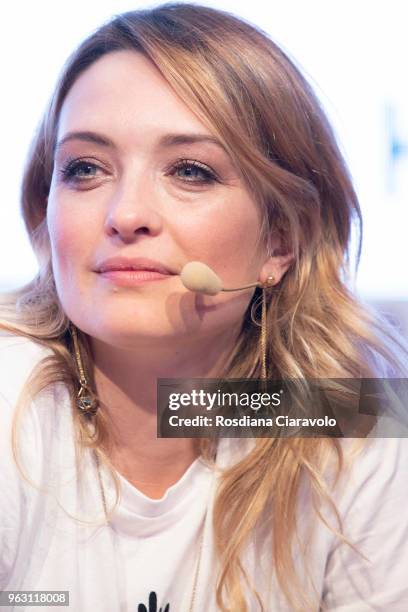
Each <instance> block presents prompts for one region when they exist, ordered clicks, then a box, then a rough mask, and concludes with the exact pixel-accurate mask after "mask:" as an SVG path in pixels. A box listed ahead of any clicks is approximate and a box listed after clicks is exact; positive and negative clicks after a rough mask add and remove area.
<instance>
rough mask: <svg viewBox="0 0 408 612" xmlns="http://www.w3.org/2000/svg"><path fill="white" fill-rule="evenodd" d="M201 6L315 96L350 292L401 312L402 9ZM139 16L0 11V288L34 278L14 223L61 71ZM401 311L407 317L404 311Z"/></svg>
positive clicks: (330, 4)
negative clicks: (354, 205)
mask: <svg viewBox="0 0 408 612" xmlns="http://www.w3.org/2000/svg"><path fill="white" fill-rule="evenodd" d="M202 4H208V5H213V6H216V7H217V8H222V9H226V10H231V11H233V12H235V13H236V14H238V15H241V16H243V17H244V18H246V19H248V20H250V21H251V22H253V23H255V24H257V25H258V26H260V27H261V28H262V29H263V30H265V31H267V32H268V33H269V34H270V35H271V36H272V38H273V39H274V40H275V41H276V42H277V43H278V44H279V45H280V46H281V47H282V48H283V49H284V50H285V51H286V52H287V53H288V54H289V55H290V57H291V58H292V59H293V60H294V61H295V62H296V64H297V65H298V66H299V67H300V68H301V70H302V71H303V73H304V74H305V75H306V77H307V78H308V79H309V81H310V82H311V83H312V85H313V86H314V88H315V90H316V92H317V94H318V96H319V97H320V99H321V100H322V102H323V104H324V106H325V108H326V111H327V113H328V115H329V117H330V119H331V121H332V124H333V125H334V127H335V130H336V133H337V136H338V141H339V143H340V146H341V148H342V151H343V153H344V155H345V157H346V160H347V161H348V163H349V167H350V170H351V173H352V176H353V180H354V184H355V187H356V189H357V193H358V194H359V197H360V201H361V206H362V210H363V215H364V241H363V255H362V260H361V264H360V269H359V273H358V276H357V291H358V292H359V293H360V294H361V295H362V296H363V297H364V298H367V299H369V300H378V301H382V302H384V301H385V303H386V304H388V303H390V304H391V303H394V302H397V303H399V304H400V306H399V308H401V302H402V303H404V301H405V300H408V272H407V266H408V246H407V244H408V235H407V231H408V152H407V151H406V150H404V146H405V147H406V148H407V149H408V117H407V113H408V85H407V69H406V58H407V57H408V37H407V36H406V19H405V14H406V11H405V9H406V8H407V5H406V2H404V1H403V0H401V1H398V0H394V1H393V0H388V1H387V2H385V1H379V2H375V1H371V2H370V1H368V0H360V1H358V2H356V1H355V0H342V1H341V2H340V1H339V0H330V1H327V0H326V1H324V0H308V1H307V2H304V1H302V0H299V1H295V0H285V1H284V2H282V0H279V1H276V0H269V1H268V2H267V3H266V2H262V1H261V0H253V1H252V2H250V3H248V2H244V1H243V0H241V1H240V0H235V1H234V2H233V1H229V0H219V1H218V2H216V3H215V2H205V1H203V2H202ZM151 5H153V4H150V6H151ZM148 6H149V4H147V3H141V2H138V1H137V0H134V1H133V2H129V1H124V0H99V1H98V2H90V3H89V2H88V3H87V2H83V1H81V2H80V1H79V0H70V2H69V3H65V2H64V3H63V2H51V1H47V0H43V1H41V0H37V1H36V2H35V3H32V2H28V1H27V2H18V1H16V2H15V3H14V4H12V3H7V4H6V5H4V6H3V7H2V13H1V36H0V71H1V81H2V86H1V89H2V96H1V98H0V110H1V112H0V118H1V134H2V146H1V147H0V151H1V153H0V155H1V159H0V163H1V179H2V202H1V205H0V260H1V262H2V263H1V265H0V288H7V287H13V286H17V285H19V284H21V283H23V282H25V281H28V280H29V279H30V278H31V277H32V276H33V275H34V274H35V272H36V270H37V264H36V260H35V258H34V255H33V254H32V252H31V248H30V246H29V243H28V239H27V237H26V235H25V230H24V228H23V224H22V220H21V219H20V215H19V190H20V179H21V174H22V168H23V163H24V160H25V155H26V152H27V149H28V146H29V143H30V140H31V138H32V135H33V132H34V129H35V127H36V125H37V122H38V121H39V118H40V116H41V114H42V111H43V109H44V107H45V105H46V102H47V100H48V97H49V95H50V94H51V91H52V89H53V85H54V83H55V80H56V78H57V74H58V72H59V70H60V69H61V67H62V64H63V62H64V61H65V60H66V58H67V56H68V55H69V54H70V53H71V51H72V50H73V49H74V48H75V46H76V45H77V44H78V43H79V42H80V41H81V40H82V39H83V38H84V37H85V36H86V35H87V34H88V33H89V32H90V31H92V30H93V29H95V28H97V27H98V26H99V25H100V24H101V23H102V22H103V21H104V20H106V19H108V18H109V17H110V16H111V15H112V14H113V13H117V12H121V11H124V10H132V9H135V8H140V7H148ZM387 109H391V110H388V111H387ZM387 113H388V114H387ZM387 117H388V119H387ZM390 118H391V119H390ZM391 123H394V128H393V129H394V149H395V151H397V149H398V147H397V146H396V145H398V144H399V150H400V154H399V155H397V156H395V155H394V159H393V158H392V156H391V154H390V152H391V143H392V138H391V135H390V125H391ZM405 306H407V308H405ZM403 308H405V310H403V313H404V312H405V313H406V310H407V309H408V302H407V303H406V304H405V305H404V306H403Z"/></svg>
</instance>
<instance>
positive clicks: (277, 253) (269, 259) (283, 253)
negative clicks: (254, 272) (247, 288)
mask: <svg viewBox="0 0 408 612" xmlns="http://www.w3.org/2000/svg"><path fill="white" fill-rule="evenodd" d="M294 260H295V256H294V254H293V252H292V250H291V248H290V245H288V244H286V243H285V242H284V241H283V239H282V235H281V234H280V232H278V231H275V233H274V234H273V235H272V236H271V239H270V241H269V248H268V253H267V255H266V259H265V262H264V264H263V266H262V268H261V271H260V274H259V280H260V281H261V282H265V281H266V279H267V278H268V276H273V277H274V280H273V282H272V284H273V285H277V284H278V283H279V282H280V280H281V279H282V277H283V275H284V274H285V272H286V271H287V270H288V268H289V267H290V265H291V263H293V261H294Z"/></svg>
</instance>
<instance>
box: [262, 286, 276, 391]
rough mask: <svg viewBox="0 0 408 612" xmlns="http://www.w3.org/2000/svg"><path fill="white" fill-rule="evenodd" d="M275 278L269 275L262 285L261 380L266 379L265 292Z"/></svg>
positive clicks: (266, 334)
mask: <svg viewBox="0 0 408 612" xmlns="http://www.w3.org/2000/svg"><path fill="white" fill-rule="evenodd" d="M274 280H275V277H274V276H273V275H272V274H271V275H270V276H268V277H267V279H266V281H265V282H264V283H263V284H262V315H261V379H262V380H266V378H267V367H266V342H267V337H268V327H267V319H266V291H267V289H270V288H271V287H272V286H273V283H274Z"/></svg>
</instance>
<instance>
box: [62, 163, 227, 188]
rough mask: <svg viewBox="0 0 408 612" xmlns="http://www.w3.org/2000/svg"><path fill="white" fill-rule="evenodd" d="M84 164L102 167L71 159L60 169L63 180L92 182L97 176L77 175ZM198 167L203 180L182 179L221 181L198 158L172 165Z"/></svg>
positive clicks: (176, 166) (177, 168)
mask: <svg viewBox="0 0 408 612" xmlns="http://www.w3.org/2000/svg"><path fill="white" fill-rule="evenodd" d="M84 166H88V167H92V168H96V169H98V168H99V169H100V170H101V168H100V166H98V165H97V164H94V163H93V162H90V161H86V160H81V159H69V160H68V161H67V162H66V163H65V164H64V166H63V167H62V168H61V169H60V174H61V178H62V181H63V182H65V183H85V182H90V181H91V180H92V178H96V177H94V176H92V177H91V179H87V178H79V177H78V176H75V172H76V170H78V169H79V168H81V167H84ZM190 167H191V168H198V169H199V170H201V171H202V172H203V173H204V174H205V175H206V178H204V179H201V180H198V181H196V180H188V179H180V180H182V181H183V182H185V183H198V184H201V185H211V184H213V183H215V182H219V181H218V178H217V175H216V174H215V172H213V171H212V170H211V169H210V168H209V167H208V166H206V165H204V164H202V163H201V162H199V161H197V160H196V159H184V158H180V159H178V160H177V161H176V162H175V163H174V164H173V165H172V167H171V169H172V170H176V171H177V170H180V169H184V168H190Z"/></svg>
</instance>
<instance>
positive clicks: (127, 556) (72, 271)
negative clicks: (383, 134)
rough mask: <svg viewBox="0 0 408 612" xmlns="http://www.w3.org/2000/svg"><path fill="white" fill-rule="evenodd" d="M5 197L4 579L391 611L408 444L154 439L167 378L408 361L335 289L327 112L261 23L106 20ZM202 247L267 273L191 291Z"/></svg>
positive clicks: (174, 597) (390, 336)
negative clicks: (14, 247)
mask: <svg viewBox="0 0 408 612" xmlns="http://www.w3.org/2000/svg"><path fill="white" fill-rule="evenodd" d="M22 211H23V216H24V220H25V223H26V227H27V229H28V232H29V235H30V238H31V241H32V245H33V248H34V250H35V252H36V254H37V256H38V259H39V263H40V272H39V274H38V276H37V277H36V278H35V279H34V280H33V281H32V282H31V283H29V284H28V285H27V286H25V287H22V288H21V289H20V290H18V291H16V292H14V293H13V294H9V295H8V296H4V297H3V307H2V329H3V336H2V338H1V345H2V350H1V352H0V354H1V357H2V360H3V361H2V364H3V367H2V368H1V372H2V375H3V378H2V382H1V388H0V391H1V393H2V411H1V415H2V428H1V431H2V436H3V445H2V448H3V449H4V450H3V451H2V455H1V461H2V472H1V479H2V480H1V482H2V484H1V486H2V493H3V495H2V502H1V516H2V528H1V531H0V533H1V538H2V547H1V553H0V576H1V579H0V586H1V588H2V589H7V590H35V591H40V590H48V591H50V590H53V591H69V608H70V609H72V610H75V611H78V610H80V611H82V610H83V611H86V612H88V611H89V610H100V611H102V610H103V611H105V610H106V611H107V612H108V611H109V612H112V611H115V610H129V611H130V610H138V612H143V611H146V610H149V612H154V611H157V610H162V611H166V612H175V611H177V612H181V611H182V612H184V611H187V610H194V612H197V611H203V612H204V611H206V612H208V611H213V610H214V611H215V610H223V611H226V610H233V611H234V612H236V611H238V610H239V611H246V612H252V611H255V610H258V609H259V610H264V611H271V612H272V611H274V612H275V611H277V610H285V611H288V610H302V611H307V612H311V611H312V610H320V609H322V610H323V609H326V610H340V609H341V610H342V611H343V612H345V611H347V612H351V611H353V612H357V611H358V612H363V611H365V610H387V612H388V611H391V610H393V611H397V610H398V611H401V612H402V610H406V609H408V590H407V581H406V576H405V573H404V572H405V570H404V569H403V568H404V566H405V565H406V562H408V543H407V542H408V520H407V519H406V518H405V517H402V516H400V515H398V517H397V515H396V513H395V511H396V510H398V508H399V507H403V506H404V505H405V504H406V502H407V501H408V492H407V485H406V482H407V480H406V476H407V467H406V466H407V462H406V459H408V456H407V455H408V449H407V445H406V444H405V440H398V439H376V440H371V442H370V443H369V444H368V442H366V443H365V444H364V445H362V448H360V449H359V451H358V452H357V450H356V451H355V452H354V446H356V445H354V444H351V441H350V440H349V441H346V440H342V441H340V440H338V439H336V438H312V439H305V438H291V439H284V438H276V439H271V438H269V439H268V438H259V439H253V440H249V441H247V442H248V443H245V444H244V441H243V440H239V439H221V440H220V441H219V443H218V444H217V443H215V442H214V441H213V440H210V439H199V440H195V439H192V438H178V439H176V438H159V439H157V437H156V400H157V397H156V383H157V379H158V378H211V377H215V378H218V377H224V376H225V377H228V378H260V377H264V376H265V375H267V376H268V377H270V378H286V377H287V378H301V379H307V378H360V377H378V376H390V377H392V376H394V377H395V376H404V375H405V374H406V371H405V370H404V367H405V366H404V362H403V360H404V359H406V355H407V353H406V347H404V346H403V344H402V342H400V341H399V340H398V338H397V337H396V334H395V333H394V332H393V330H392V329H389V328H387V326H386V324H385V322H384V321H382V320H381V319H380V318H379V317H377V316H376V315H375V314H373V313H371V312H369V311H368V309H367V308H366V307H364V306H363V305H361V304H360V303H359V302H358V301H357V300H356V298H355V297H354V296H353V295H352V293H351V292H350V291H349V289H348V288H347V281H348V279H349V277H348V263H349V262H348V259H347V253H348V251H347V249H348V245H349V238H350V231H351V226H352V222H353V220H357V221H360V220H361V214H360V208H359V204H358V201H357V198H356V195H355V193H354V190H353V187H352V184H351V181H350V178H349V175H348V172H347V169H346V167H345V164H344V161H343V159H342V157H341V154H340V152H339V150H338V147H337V145H336V143H335V139H334V136H333V133H332V130H331V128H330V126H329V125H328V122H327V120H326V118H325V116H324V114H323V112H322V110H321V109H320V107H319V104H318V102H317V100H316V98H315V96H314V94H313V92H312V91H311V89H310V87H309V86H308V84H307V83H306V82H305V80H304V78H303V77H302V75H301V74H300V73H299V71H298V70H297V68H296V67H295V66H294V65H293V63H292V62H291V61H290V60H289V59H288V58H287V57H286V56H285V54H284V53H283V52H282V51H281V50H280V49H279V48H278V47H277V46H276V45H275V44H274V43H273V42H272V41H271V40H270V39H269V38H268V37H267V35H266V34H265V33H263V32H262V31H260V30H258V29H256V28H255V27H253V26H252V25H250V24H248V23H246V22H244V21H242V20H239V19H238V18H236V17H234V16H232V15H229V14H227V13H224V12H221V11H218V10H215V9H212V8H207V7H202V6H198V5H190V4H168V5H161V6H158V7H156V8H153V9H149V10H143V11H133V12H129V13H126V14H123V15H119V16H116V17H115V18H113V19H112V20H111V21H110V22H109V23H107V24H105V25H103V26H102V27H100V28H99V29H98V30H97V31H96V32H95V33H93V34H92V35H90V36H89V38H88V39H87V40H85V41H84V42H83V43H82V44H81V45H80V47H79V48H78V49H77V50H76V51H75V52H74V53H73V55H72V56H71V57H70V58H69V60H68V62H67V63H66V65H65V67H64V70H63V72H62V75H61V77H60V80H59V83H58V85H57V87H56V91H55V93H54V96H53V98H52V100H51V104H50V107H49V109H48V111H47V113H46V115H45V117H44V120H43V122H42V123H41V126H40V129H39V131H38V133H37V134H36V137H35V139H34V142H33V146H32V150H31V153H30V156H29V159H28V163H27V167H26V170H25V176H24V182H23V191H22ZM195 260H198V261H201V262H204V263H205V264H207V265H208V266H210V267H211V268H212V269H213V270H214V271H215V272H216V273H217V274H218V275H219V276H220V277H221V278H222V282H223V284H224V285H225V287H240V286H245V285H247V284H251V283H254V282H255V281H258V282H259V283H260V285H259V286H258V287H256V288H254V287H252V288H248V289H244V290H241V291H237V292H225V293H219V294H217V295H214V296H210V295H203V294H201V293H196V292H192V291H189V290H188V289H187V288H186V287H185V286H184V285H183V283H182V282H181V280H180V272H181V270H182V269H183V267H184V265H185V264H187V263H188V262H190V261H195ZM129 268H132V269H133V272H132V271H129ZM124 269H127V270H128V271H127V272H126V271H124ZM135 270H136V271H135ZM261 298H263V304H264V310H263V317H262V318H261V322H259V321H258V320H257V313H256V309H257V305H258V304H259V302H260V299H261ZM251 315H252V316H251ZM258 318H259V317H258ZM404 351H405V352H404ZM10 438H11V440H10ZM359 446H361V445H359ZM352 451H353V452H352ZM22 475H24V479H23V478H22V477H21V476H22ZM119 494H120V496H119ZM42 601H45V603H46V605H48V606H49V607H50V609H51V604H50V603H48V604H47V601H46V600H42ZM48 601H49V600H48ZM24 605H25V608H23V609H26V610H31V607H30V601H28V602H27V603H25V604H24ZM10 609H13V604H10ZM18 609H20V607H19V608H18ZM46 609H48V608H47V607H46Z"/></svg>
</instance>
